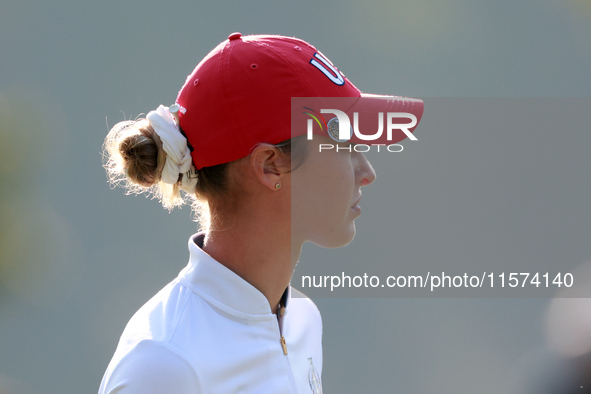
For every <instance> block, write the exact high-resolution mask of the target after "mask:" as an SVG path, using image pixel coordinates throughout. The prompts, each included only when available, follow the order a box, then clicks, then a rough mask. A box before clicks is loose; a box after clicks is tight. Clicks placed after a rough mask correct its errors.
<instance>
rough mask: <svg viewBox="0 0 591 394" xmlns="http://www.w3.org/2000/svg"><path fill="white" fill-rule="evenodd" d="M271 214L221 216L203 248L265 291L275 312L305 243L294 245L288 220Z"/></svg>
mask: <svg viewBox="0 0 591 394" xmlns="http://www.w3.org/2000/svg"><path fill="white" fill-rule="evenodd" d="M267 212H268V211H267ZM272 216H273V215H270V214H268V213H267V214H265V213H264V212H255V211H254V210H253V211H249V212H241V213H240V214H239V215H236V216H234V217H235V218H236V217H239V218H240V220H232V222H231V223H229V222H227V221H225V222H224V221H223V220H221V219H220V218H219V216H218V219H217V220H216V221H214V222H212V224H211V227H210V230H209V232H208V234H207V235H206V238H205V241H204V246H203V249H204V251H205V252H206V253H207V254H209V255H210V256H212V257H213V258H214V259H216V260H217V261H218V262H220V263H221V264H223V265H225V266H226V267H228V268H229V269H230V270H232V271H233V272H234V273H236V274H237V275H239V276H240V277H242V278H243V279H244V280H246V281H247V282H248V283H250V284H251V285H252V286H254V287H255V288H256V289H258V290H259V291H260V292H261V293H263V295H265V297H266V298H267V300H268V301H269V306H270V308H271V312H272V313H276V312H277V307H278V305H279V302H280V300H281V296H282V295H283V293H284V291H285V289H286V288H287V286H289V282H290V281H291V275H292V273H293V269H294V268H295V265H296V264H297V262H298V260H299V257H300V253H301V247H302V245H301V244H299V245H292V240H291V238H290V233H291V231H290V228H289V226H287V228H286V226H285V223H286V222H285V221H282V220H277V217H275V218H273V217H272ZM213 217H214V218H215V217H216V216H215V215H214V216H213ZM288 223H289V222H288Z"/></svg>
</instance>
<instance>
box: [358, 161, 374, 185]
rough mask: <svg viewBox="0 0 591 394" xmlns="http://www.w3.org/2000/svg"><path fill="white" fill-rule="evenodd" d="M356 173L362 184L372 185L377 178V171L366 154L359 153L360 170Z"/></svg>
mask: <svg viewBox="0 0 591 394" xmlns="http://www.w3.org/2000/svg"><path fill="white" fill-rule="evenodd" d="M355 175H356V177H357V179H358V182H359V185H360V186H368V185H371V184H372V183H373V182H374V181H375V180H376V171H375V170H374V169H373V166H372V165H371V163H370V162H369V160H367V158H366V157H365V155H364V154H360V155H359V163H358V170H357V171H356V174H355Z"/></svg>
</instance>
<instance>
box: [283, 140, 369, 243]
mask: <svg viewBox="0 0 591 394" xmlns="http://www.w3.org/2000/svg"><path fill="white" fill-rule="evenodd" d="M320 144H332V145H333V147H334V148H332V149H324V148H323V149H322V151H320ZM338 147H339V149H338V151H337V143H336V142H335V141H333V140H332V139H330V138H328V137H324V136H314V140H313V141H309V142H308V146H307V147H306V149H307V152H306V157H305V159H304V161H303V163H302V165H301V166H299V167H298V168H297V169H295V170H294V171H293V172H292V173H291V208H292V209H291V231H292V239H293V240H295V241H301V242H302V243H303V242H306V241H309V242H312V243H314V244H316V245H318V246H322V247H326V248H336V247H340V246H344V245H347V244H348V243H350V242H351V241H352V240H353V237H354V236H355V222H354V220H355V219H356V218H357V217H359V215H360V214H361V209H360V207H359V205H358V204H359V200H360V198H361V187H362V186H367V185H369V184H371V183H372V182H373V181H374V180H375V178H376V174H375V171H374V169H373V167H372V166H371V164H370V163H369V161H367V159H366V158H365V156H364V155H363V153H360V152H356V151H355V150H354V149H353V147H352V146H350V145H349V143H339V144H338Z"/></svg>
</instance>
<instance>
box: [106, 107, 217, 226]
mask: <svg viewBox="0 0 591 394" xmlns="http://www.w3.org/2000/svg"><path fill="white" fill-rule="evenodd" d="M165 163H166V152H165V151H164V149H163V148H162V141H160V138H159V137H158V134H156V132H155V131H154V129H153V128H152V126H150V123H149V122H148V120H147V119H144V118H140V119H136V120H126V121H123V122H119V123H117V124H116V125H115V126H114V127H113V128H112V129H111V130H110V131H109V134H108V135H107V137H106V138H105V143H104V145H103V167H104V168H105V170H106V171H107V178H108V179H109V183H110V184H111V186H112V187H116V186H121V187H123V188H124V189H125V190H126V194H146V196H148V197H152V198H155V199H158V200H159V201H160V202H161V203H162V206H163V207H164V208H166V209H168V210H169V211H170V210H172V209H173V208H175V207H181V206H183V205H185V204H187V205H190V206H191V207H192V208H193V211H194V213H195V219H196V220H197V221H199V222H200V223H201V225H202V226H203V225H204V224H205V223H203V222H207V215H206V211H207V204H205V202H206V201H207V199H206V198H205V197H204V196H198V195H197V194H190V193H186V192H184V191H183V193H181V190H180V188H179V183H176V184H174V185H170V184H167V183H164V182H162V170H163V168H164V164H165ZM205 227H207V226H205Z"/></svg>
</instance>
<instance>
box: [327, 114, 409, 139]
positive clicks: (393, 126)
mask: <svg viewBox="0 0 591 394" xmlns="http://www.w3.org/2000/svg"><path fill="white" fill-rule="evenodd" d="M393 118H408V119H410V120H411V122H410V123H405V124H392V119H393ZM339 120H340V119H339ZM416 125H417V117H416V116H414V115H413V114H409V113H407V112H388V141H390V140H391V139H392V130H395V129H396V130H402V132H404V134H406V136H407V137H408V138H409V139H410V140H411V141H417V137H415V136H414V135H413V134H412V133H411V132H410V131H408V129H410V128H413V127H415V126H416Z"/></svg>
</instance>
